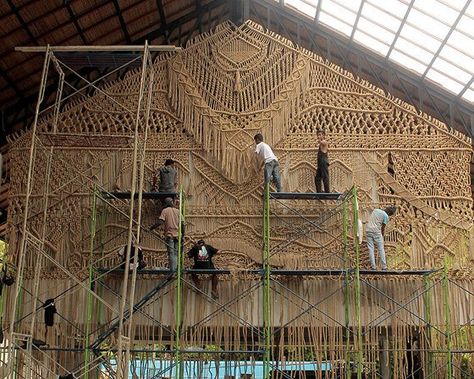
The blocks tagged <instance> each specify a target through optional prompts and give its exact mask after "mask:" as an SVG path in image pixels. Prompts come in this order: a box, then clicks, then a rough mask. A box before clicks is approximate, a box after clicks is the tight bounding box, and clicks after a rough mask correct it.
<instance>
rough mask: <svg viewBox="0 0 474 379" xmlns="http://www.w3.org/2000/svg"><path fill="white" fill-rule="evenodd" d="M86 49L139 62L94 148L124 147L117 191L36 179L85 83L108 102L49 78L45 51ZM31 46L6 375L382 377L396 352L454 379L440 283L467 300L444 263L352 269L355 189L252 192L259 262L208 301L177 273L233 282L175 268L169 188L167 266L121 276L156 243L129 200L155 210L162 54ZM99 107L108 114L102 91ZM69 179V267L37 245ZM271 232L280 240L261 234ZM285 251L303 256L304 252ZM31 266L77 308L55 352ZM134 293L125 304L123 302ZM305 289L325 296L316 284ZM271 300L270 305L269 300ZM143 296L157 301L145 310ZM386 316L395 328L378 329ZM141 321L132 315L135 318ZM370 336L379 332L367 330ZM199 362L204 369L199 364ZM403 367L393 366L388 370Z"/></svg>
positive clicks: (96, 184) (86, 176) (457, 356)
mask: <svg viewBox="0 0 474 379" xmlns="http://www.w3.org/2000/svg"><path fill="white" fill-rule="evenodd" d="M37 50H38V49H37ZM37 50H35V51H37ZM92 50H94V51H95V52H103V51H108V52H111V51H118V50H122V51H127V52H134V53H136V54H135V55H134V56H133V57H132V58H131V60H129V62H125V61H124V59H125V58H124V57H121V56H120V55H118V57H117V60H118V62H119V64H120V66H119V67H120V69H123V68H125V67H126V66H127V65H128V64H132V65H135V67H137V69H138V67H139V70H140V84H139V93H138V96H137V104H136V105H137V107H136V109H133V110H132V109H127V112H130V114H131V115H133V128H132V129H130V128H128V127H126V126H123V130H124V132H123V134H121V135H115V136H111V140H110V141H109V143H110V144H112V145H113V144H115V146H131V147H132V160H131V171H132V181H131V183H130V191H127V192H121V191H114V190H113V185H112V184H111V183H103V182H101V180H100V178H97V180H92V179H91V175H90V174H91V172H92V170H91V172H74V174H73V176H72V177H71V179H70V182H68V183H62V185H61V186H59V187H57V188H51V183H50V180H49V178H50V177H51V175H52V172H51V166H52V162H53V160H54V159H56V157H55V155H54V152H55V147H56V146H58V145H60V144H61V143H63V142H64V141H66V140H67V138H68V136H65V135H64V134H62V133H59V132H58V130H57V120H58V115H59V113H60V111H61V109H62V104H63V102H64V101H66V100H68V99H70V96H75V95H77V94H78V93H79V92H80V91H81V90H85V89H87V88H94V89H95V90H96V91H97V92H98V93H101V94H102V95H103V96H105V97H107V94H106V93H105V92H103V91H102V90H101V89H100V87H99V86H98V84H97V80H95V81H93V82H91V81H88V80H87V79H86V78H84V77H82V76H81V79H82V80H85V81H86V85H85V87H83V88H82V89H73V92H72V94H71V95H68V96H63V86H64V85H67V82H66V80H65V78H66V74H65V70H66V69H67V70H68V71H71V72H74V70H72V69H71V67H69V66H68V65H67V64H66V63H64V62H63V61H62V60H61V59H59V58H58V56H57V53H61V54H65V53H68V52H78V51H82V52H83V53H84V52H88V54H91V51H92ZM171 50H172V49H171ZM42 51H44V52H45V63H44V68H43V76H42V81H41V87H40V93H39V98H38V103H37V108H36V116H35V121H34V123H33V125H32V129H31V132H30V136H31V145H30V147H29V157H28V172H27V182H26V184H25V192H24V203H23V214H22V218H21V224H19V226H18V228H19V230H20V233H19V235H20V236H21V241H19V243H18V247H19V248H18V251H17V252H16V254H15V255H14V256H13V258H14V259H15V261H13V262H11V265H12V266H14V267H15V269H16V270H15V271H16V283H15V286H14V288H13V290H12V292H11V296H10V297H11V299H13V300H11V301H10V307H9V308H8V320H9V328H8V334H7V338H6V341H7V343H6V347H5V348H4V349H3V354H2V362H3V364H4V365H6V367H7V370H8V371H7V375H11V377H15V378H32V377H37V378H53V377H56V376H57V375H58V374H73V375H74V376H75V377H77V378H96V377H100V375H103V376H105V375H108V377H113V378H126V377H129V375H131V373H132V372H133V373H134V374H135V375H137V376H138V377H143V378H145V377H146V378H162V377H172V378H190V377H193V378H194V377H202V378H205V377H206V376H204V375H203V374H202V372H203V371H205V370H207V371H208V372H209V373H212V375H214V377H219V378H221V377H227V378H231V377H235V378H238V377H241V378H244V377H245V378H251V377H253V378H260V377H261V378H265V379H266V378H294V377H298V378H308V379H310V378H316V377H317V378H322V377H334V378H336V377H344V378H354V377H356V378H363V377H371V378H378V377H382V378H384V377H388V376H387V375H390V372H391V367H390V364H392V365H393V364H395V362H397V363H398V362H401V361H403V362H405V365H406V367H405V368H406V370H405V368H404V369H403V370H405V371H406V377H412V378H415V377H416V376H415V375H421V374H420V373H423V375H424V377H426V378H436V377H440V378H441V377H443V378H444V377H463V375H469V373H468V370H469V369H468V368H466V367H464V366H463V356H466V354H467V355H468V356H472V354H473V351H472V350H469V349H467V348H466V344H468V343H469V341H470V339H469V338H470V337H469V336H471V333H472V331H471V329H470V328H471V326H470V325H471V322H472V319H470V320H457V319H455V323H456V325H458V326H457V327H456V328H453V320H452V318H453V315H452V312H451V311H452V310H450V309H449V306H448V298H449V296H450V291H453V290H455V289H456V288H457V290H460V291H463V292H464V293H465V294H466V296H467V297H468V298H470V297H471V296H473V295H474V294H473V293H471V292H469V290H468V289H466V288H463V287H462V286H461V285H460V284H459V283H458V282H456V281H453V280H452V279H450V275H449V270H448V267H449V262H448V261H446V262H445V265H444V267H438V268H434V269H432V270H431V269H430V270H411V271H410V270H404V271H398V270H389V271H371V270H366V269H364V268H363V264H362V259H361V249H360V238H361V230H360V227H359V214H358V213H359V203H358V194H357V190H356V188H355V187H354V188H352V189H350V190H348V191H347V192H345V193H332V194H315V193H309V194H305V193H274V192H270V188H269V186H266V187H265V188H264V192H263V198H262V203H263V219H262V240H263V248H262V257H261V258H262V264H261V267H260V268H251V269H246V270H244V271H243V272H240V273H239V274H241V275H242V278H241V279H240V278H239V280H241V281H242V282H244V281H245V283H240V284H239V285H240V286H239V285H236V286H235V292H234V296H233V298H230V299H215V298H213V297H212V296H211V294H209V293H208V291H206V289H203V288H199V287H197V286H196V284H195V283H194V282H193V281H192V280H189V276H190V275H191V274H203V275H206V274H207V275H208V274H218V275H220V276H234V274H235V273H234V272H233V271H232V270H230V269H213V270H195V269H188V268H185V266H186V264H185V254H184V245H183V238H182V237H184V231H183V229H182V225H183V222H184V221H185V216H186V201H185V200H186V199H185V194H184V192H183V190H181V191H180V192H179V200H180V201H179V204H180V215H181V216H180V217H181V219H180V223H179V225H180V229H179V238H178V241H179V243H178V268H177V270H176V272H172V271H170V270H169V269H166V268H163V267H162V268H155V267H153V268H145V269H141V270H138V269H137V267H136V265H135V266H134V268H132V269H131V267H130V262H131V261H133V262H137V260H138V249H136V248H135V249H133V248H132V246H138V245H140V241H141V240H142V239H143V238H145V237H146V238H153V239H159V237H158V236H157V235H156V234H153V233H150V232H149V231H148V230H147V226H146V225H144V221H143V212H144V209H143V206H144V204H145V203H146V201H148V204H149V205H150V207H151V208H153V209H155V208H154V207H155V205H156V204H155V201H156V200H157V199H160V198H163V197H164V196H168V195H170V194H157V193H155V192H149V191H146V183H145V175H144V170H145V168H144V165H145V154H146V151H147V138H148V133H149V128H148V118H149V113H150V108H151V106H150V104H151V101H152V96H151V94H152V87H153V79H154V71H153V69H152V66H153V62H152V56H151V54H152V52H156V51H170V48H169V47H153V46H148V45H147V44H145V45H144V46H141V47H128V48H127V49H124V48H123V47H122V48H120V49H118V48H114V47H110V48H103V49H102V48H98V47H94V48H93V49H92V48H91V49H87V48H81V49H78V48H69V49H68V48H55V47H47V48H46V49H43V50H42ZM137 52H138V53H137ZM126 57H127V59H130V57H129V56H126ZM138 63H140V65H139V66H137V64H138ZM50 67H54V69H55V70H56V71H57V73H58V74H59V81H58V93H57V98H56V102H55V104H54V106H53V107H52V108H51V110H52V113H53V118H52V122H51V125H52V128H51V130H50V131H48V132H45V131H39V130H38V129H37V123H38V119H39V116H40V114H42V112H44V111H45V110H47V109H45V110H42V109H41V105H42V102H43V96H44V88H45V85H46V82H47V80H48V70H49V69H50ZM77 75H78V74H77ZM78 76H79V75H78ZM110 101H111V103H113V104H114V105H115V106H117V107H123V105H122V104H120V103H117V101H116V100H115V99H113V98H111V99H110ZM111 117H113V115H111ZM117 122H118V123H120V121H119V120H117ZM82 137H83V138H87V139H88V143H91V144H94V143H95V144H99V143H102V141H101V140H97V141H95V140H94V137H91V136H86V137H84V136H82ZM82 137H81V138H82ZM43 163H45V164H44V165H43ZM63 163H64V165H65V168H66V169H69V170H72V169H73V167H71V163H70V162H63ZM40 164H41V165H40ZM104 164H105V163H104ZM40 166H41V167H42V168H41V170H39V167H40ZM99 171H100V170H99ZM38 175H41V176H42V177H44V178H45V182H44V185H43V187H42V192H37V193H35V191H36V189H37V188H38V185H39V184H38ZM82 181H86V182H87V183H88V188H87V189H84V188H81V183H82ZM71 183H72V184H74V185H75V187H74V190H75V191H86V190H88V191H89V192H90V194H91V195H90V198H89V202H88V203H87V204H84V211H85V212H86V213H87V214H89V215H90V228H89V230H90V233H89V235H88V236H81V242H82V243H84V244H87V245H88V252H89V256H88V257H87V259H86V265H85V266H84V267H83V268H78V270H77V271H75V272H72V271H71V270H69V269H68V268H67V267H66V265H65V264H64V262H61V261H59V260H58V259H57V258H56V257H55V256H54V254H52V253H51V251H50V249H49V248H48V243H47V242H48V237H47V233H48V230H47V225H48V212H49V210H50V209H51V208H52V207H54V206H56V205H57V204H58V203H59V202H65V201H66V200H67V199H68V197H69V196H73V195H74V193H73V194H71V193H65V192H64V187H65V186H66V185H69V184H71ZM53 195H57V197H55V196H53ZM32 219H34V222H35V225H36V224H38V225H41V229H40V231H41V233H40V234H38V230H37V228H32V227H31V224H30V222H31V221H32ZM110 220H112V224H114V225H122V226H124V225H126V227H124V228H123V229H122V231H118V232H117V231H115V229H114V227H110V226H107V225H108V223H109V222H110ZM275 231H278V233H277V234H278V236H279V237H278V236H275V235H274V232H275ZM285 233H286V234H285ZM281 235H285V238H282V237H281ZM117 241H120V243H122V242H124V243H125V245H126V249H125V252H126V257H125V260H124V262H125V267H124V268H123V269H120V268H119V266H120V265H121V262H118V260H117V256H116V254H115V251H107V250H106V247H108V246H110V245H117V244H118V243H119V242H117ZM308 241H310V242H311V243H312V244H314V245H316V246H317V249H316V250H317V252H316V254H315V258H314V259H313V260H312V261H310V262H309V263H308V269H305V270H301V269H294V268H292V267H285V266H283V267H282V265H281V261H280V258H281V255H282V254H285V253H286V252H288V251H303V250H305V249H307V248H306V247H305V246H307V242H308ZM186 242H189V241H186ZM12 255H13V254H12ZM132 255H133V257H132ZM296 256H297V259H306V258H307V256H305V255H304V254H302V255H296ZM132 258H133V259H132ZM31 260H35V262H36V264H35V265H34V267H35V271H34V276H33V278H27V279H28V281H27V280H26V279H25V267H26V263H27V262H28V261H31ZM297 266H298V265H295V267H297ZM45 268H54V269H55V270H57V271H58V272H61V273H62V275H64V277H65V278H67V283H68V285H67V286H65V287H64V288H59V291H58V295H57V296H55V300H58V301H59V300H60V299H61V298H64V297H72V296H75V298H77V299H78V300H79V301H81V303H80V304H78V306H82V308H83V309H81V310H82V311H83V312H82V313H83V314H81V316H82V317H76V318H75V319H72V320H67V319H65V320H63V322H64V323H65V324H67V326H68V328H66V329H67V330H70V331H74V332H73V333H71V334H70V335H66V336H62V337H61V342H62V344H59V346H56V345H53V346H50V345H48V344H47V342H48V341H47V339H48V338H47V333H46V334H45V339H44V341H41V340H39V339H37V338H35V336H36V330H37V329H38V322H37V317H38V313H39V312H40V311H42V310H43V304H44V300H43V299H44V296H45V293H43V292H42V291H41V289H40V287H41V278H42V276H43V275H44V272H45ZM143 277H147V278H148V279H150V280H148V281H147V282H146V284H143V282H144V281H138V282H140V283H138V282H137V278H143ZM387 277H388V278H400V277H406V278H409V279H410V280H411V281H412V282H413V283H414V285H413V286H412V290H411V291H410V292H407V293H405V294H404V297H403V298H399V297H396V296H393V295H391V289H392V287H391V285H390V284H385V285H382V283H381V280H380V278H387ZM420 278H421V279H420ZM150 282H152V283H150ZM140 286H141V287H140ZM138 287H140V298H139V299H138V300H136V298H137V296H138ZM318 289H322V290H324V291H321V292H320V293H318ZM197 297H200V298H202V299H204V300H205V301H206V302H207V304H206V306H207V305H208V309H207V308H206V309H207V311H206V314H204V315H202V317H198V316H201V315H195V316H194V317H190V313H192V311H193V309H192V307H193V305H194V304H195V303H194V301H195V299H196V298H197ZM277 297H278V298H279V299H284V301H285V303H284V304H283V303H279V302H276V301H275V299H276V298H277ZM254 299H257V300H254ZM158 301H159V302H160V305H159V306H156V304H155V303H156V302H158ZM254 301H255V304H256V305H257V306H256V308H257V309H255V310H253V311H254V313H255V315H247V314H246V310H247V309H248V308H246V307H245V306H243V305H242V304H243V303H245V302H249V303H253V302H254ZM440 301H441V303H442V305H443V308H442V315H443V317H444V320H443V323H440V322H439V320H438V319H437V318H436V317H435V316H434V314H433V313H434V312H433V307H437V306H439V304H440ZM165 303H166V304H165ZM117 305H118V306H117ZM165 305H167V306H170V308H171V309H172V310H173V311H172V312H171V311H170V309H168V310H167V311H168V312H169V313H171V314H172V315H170V314H165V311H164V309H165ZM285 307H287V308H288V311H286V310H285V309H286V308H285ZM276 308H278V309H279V311H280V314H282V313H281V312H283V314H285V316H286V318H285V319H284V320H277V319H276V317H275V315H276V314H277V313H276V312H275V309H276ZM283 308H285V309H283ZM156 309H159V312H158V313H157V311H156ZM282 309H283V310H282ZM417 309H418V310H419V309H422V310H423V311H422V312H418V311H417ZM79 313H80V312H79ZM218 315H225V317H224V316H223V317H224V319H225V320H228V322H229V325H231V324H232V325H233V326H234V330H233V331H232V332H227V331H225V330H226V325H220V328H221V329H222V334H223V335H221V336H217V335H215V334H212V330H211V329H212V328H211V326H210V325H212V323H213V320H214V319H215V318H216V317H217V316H218ZM79 318H81V322H78V319H79ZM389 319H390V320H396V322H394V323H392V324H388V323H387V320H389ZM142 320H147V324H146V323H145V322H143V321H142ZM256 320H257V321H256ZM140 323H142V324H143V325H142V324H140ZM393 325H397V328H394V327H393ZM147 328H148V329H147ZM140 329H146V330H144V331H143V330H142V331H140ZM414 329H416V334H417V336H418V338H417V340H416V341H414V340H410V341H408V342H409V344H410V348H407V341H406V340H403V341H398V340H396V339H395V338H394V337H401V339H403V337H404V338H405V339H406V338H407V337H410V338H411V336H412V335H413V334H414V333H413V332H412V331H413V330H414ZM46 330H47V329H46ZM236 330H237V331H238V332H235V331H236ZM226 333H227V334H226ZM232 333H236V334H235V335H234V334H232ZM237 333H238V334H237ZM463 333H466V336H467V337H466V338H465V341H466V344H464V345H463V344H462V343H460V342H459V341H460V340H463V338H464V337H463V338H455V337H456V336H458V335H460V334H463ZM339 335H340V336H342V340H343V342H344V343H343V345H342V346H338V345H334V344H333V343H331V339H334V341H336V340H337V341H339V340H341V338H339V337H338V336H339ZM375 335H377V336H379V335H383V337H382V338H378V337H377V338H375V337H374V336H375ZM321 336H323V337H321ZM324 336H326V337H324ZM392 338H393V339H392ZM375 340H380V341H382V346H374V344H373V341H375ZM222 341H224V342H223V343H222V344H221V342H222ZM42 342H44V343H42ZM461 342H462V341H461ZM415 343H416V346H414V345H415ZM203 346H205V347H204V348H203ZM400 356H402V358H400ZM415 357H416V359H415ZM210 361H212V362H214V366H212V365H211V364H210V363H208V362H210ZM221 361H222V362H223V364H221V363H220V362H221ZM415 361H416V362H415ZM71 362H72V363H71ZM390 362H392V363H390ZM66 363H68V365H67V364H66ZM66 366H67V367H66ZM219 370H221V372H220V373H219ZM403 370H400V369H398V372H401V371H403ZM222 371H223V372H222ZM196 372H199V373H201V374H199V375H201V376H199V375H197V374H196ZM210 375H211V374H210ZM245 375H249V376H245ZM410 375H411V376H410Z"/></svg>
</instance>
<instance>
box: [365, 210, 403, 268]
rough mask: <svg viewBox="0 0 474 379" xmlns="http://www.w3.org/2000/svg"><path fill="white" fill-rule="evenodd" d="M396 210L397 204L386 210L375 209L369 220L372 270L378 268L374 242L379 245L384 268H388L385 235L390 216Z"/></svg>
mask: <svg viewBox="0 0 474 379" xmlns="http://www.w3.org/2000/svg"><path fill="white" fill-rule="evenodd" d="M396 211H397V208H396V207H395V206H390V207H387V208H385V210H382V209H374V210H373V212H372V214H371V215H370V218H369V221H368V222H367V227H366V228H365V232H366V239H367V248H368V249H369V259H370V266H371V267H372V270H376V269H377V266H376V265H375V255H374V244H376V245H377V250H378V251H379V255H380V262H381V263H382V270H386V269H387V261H386V259H385V249H384V240H383V237H384V233H385V225H387V224H388V221H389V219H390V217H389V216H392V215H394V214H395V212H396Z"/></svg>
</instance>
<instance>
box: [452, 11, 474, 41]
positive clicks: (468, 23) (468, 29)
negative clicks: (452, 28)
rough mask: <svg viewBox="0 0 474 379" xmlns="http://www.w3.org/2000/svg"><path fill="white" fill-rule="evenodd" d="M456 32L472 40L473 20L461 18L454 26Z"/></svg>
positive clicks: (473, 31) (473, 33) (466, 17)
mask: <svg viewBox="0 0 474 379" xmlns="http://www.w3.org/2000/svg"><path fill="white" fill-rule="evenodd" d="M456 30H457V31H459V32H460V33H462V34H464V35H466V36H468V37H471V38H474V18H471V17H469V16H466V15H464V16H462V17H461V19H460V20H459V22H458V24H457V25H456Z"/></svg>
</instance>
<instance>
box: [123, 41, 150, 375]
mask: <svg viewBox="0 0 474 379" xmlns="http://www.w3.org/2000/svg"><path fill="white" fill-rule="evenodd" d="M145 47H147V43H145ZM147 57H148V50H147V49H146V48H145V49H144V50H143V57H142V59H143V62H142V68H141V74H140V86H139V92H138V104H137V113H136V116H135V133H134V142H133V158H132V178H131V190H130V212H129V223H128V236H127V249H126V253H125V271H124V273H123V283H122V301H121V302H120V309H119V328H118V336H119V340H118V351H117V379H122V378H124V377H126V376H125V373H127V375H128V362H127V357H126V356H125V357H123V338H122V335H123V326H124V325H123V314H124V311H125V305H126V301H127V293H128V277H129V271H130V255H131V251H130V250H131V246H132V238H133V233H132V230H133V224H134V222H133V221H134V212H135V193H136V191H137V188H136V187H137V183H136V182H137V171H138V170H137V163H138V162H137V161H138V159H137V158H138V147H139V133H138V130H139V127H140V114H141V104H142V99H143V92H144V87H145V76H146V67H147V59H148V58H147ZM138 228H139V226H138ZM134 285H135V283H134V282H132V287H133V286H134ZM130 301H131V302H132V303H133V299H130ZM127 343H130V340H128V341H127ZM125 355H126V354H125ZM124 358H125V359H124Z"/></svg>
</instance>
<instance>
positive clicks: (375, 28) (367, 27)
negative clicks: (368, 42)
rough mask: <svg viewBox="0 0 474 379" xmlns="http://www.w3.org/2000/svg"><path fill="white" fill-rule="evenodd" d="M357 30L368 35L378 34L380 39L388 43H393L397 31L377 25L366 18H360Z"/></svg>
mask: <svg viewBox="0 0 474 379" xmlns="http://www.w3.org/2000/svg"><path fill="white" fill-rule="evenodd" d="M357 30H361V31H363V32H364V33H366V34H367V35H369V36H370V35H372V36H376V37H377V39H378V40H380V41H383V42H384V43H386V44H387V45H389V46H390V45H391V44H392V41H393V39H394V37H395V33H393V32H390V31H388V30H387V29H385V28H382V27H381V26H379V25H376V24H375V23H373V22H372V21H369V20H367V19H365V18H362V17H361V18H360V19H359V22H358V24H357ZM384 55H385V54H384Z"/></svg>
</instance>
